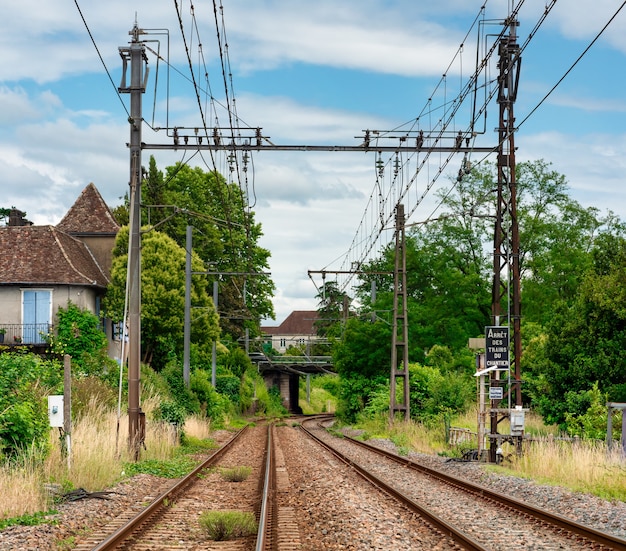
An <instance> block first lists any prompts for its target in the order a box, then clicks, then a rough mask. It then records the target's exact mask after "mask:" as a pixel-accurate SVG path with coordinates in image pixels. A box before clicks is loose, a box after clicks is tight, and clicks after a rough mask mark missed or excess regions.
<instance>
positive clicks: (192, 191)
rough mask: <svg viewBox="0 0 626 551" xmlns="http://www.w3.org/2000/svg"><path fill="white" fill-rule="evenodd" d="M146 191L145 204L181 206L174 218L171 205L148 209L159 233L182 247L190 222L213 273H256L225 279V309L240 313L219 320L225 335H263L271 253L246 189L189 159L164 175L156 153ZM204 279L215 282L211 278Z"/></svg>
mask: <svg viewBox="0 0 626 551" xmlns="http://www.w3.org/2000/svg"><path fill="white" fill-rule="evenodd" d="M142 194H143V195H142V198H143V202H144V204H147V205H174V206H175V207H177V208H178V209H179V210H178V212H177V213H176V215H175V216H172V210H171V209H168V208H154V209H150V210H149V211H144V212H145V214H144V219H143V220H142V223H143V224H148V223H150V224H154V225H156V224H158V227H159V231H160V232H162V233H164V234H167V235H168V236H169V237H170V238H171V239H173V240H174V241H175V242H176V243H177V244H178V246H179V247H181V248H183V249H184V247H185V242H186V229H187V226H192V227H193V250H194V254H197V255H198V257H199V258H200V259H202V261H203V262H204V263H205V264H206V265H208V264H209V263H211V264H212V270H211V271H215V272H256V273H257V275H256V276H255V277H251V278H246V277H245V276H243V275H242V276H234V275H232V276H229V277H228V278H225V279H223V280H222V281H220V289H219V293H220V298H219V304H220V309H222V310H223V311H225V312H236V315H235V316H232V317H231V316H225V317H224V318H222V319H221V320H220V323H221V329H222V333H223V334H230V335H232V336H233V337H234V339H235V340H236V339H238V338H240V337H243V335H244V332H245V329H246V328H248V329H249V330H250V332H251V334H252V336H256V335H258V334H259V322H258V320H260V319H262V318H272V317H274V311H273V306H272V301H271V298H272V295H273V291H274V284H273V282H272V280H271V278H270V277H269V275H261V274H263V272H266V271H267V269H268V268H269V257H270V252H269V251H268V250H266V249H264V248H262V247H260V246H259V244H258V242H259V239H260V238H261V236H262V235H263V233H262V231H261V226H260V224H257V223H256V222H255V220H254V213H253V212H252V211H251V210H250V208H249V207H248V204H247V200H246V197H245V195H244V191H243V189H242V187H241V186H240V185H239V184H238V183H235V182H233V183H228V182H227V181H226V179H225V178H224V177H223V176H222V175H221V174H219V173H218V172H216V171H209V172H204V171H203V170H202V169H201V168H200V167H190V166H189V165H187V164H186V163H177V164H176V165H174V166H170V167H167V168H166V170H165V174H163V172H161V171H160V170H158V168H157V166H156V162H155V160H154V157H151V158H150V165H149V170H148V177H147V178H146V180H144V182H143V185H142ZM117 215H118V219H119V220H120V222H121V224H126V223H127V219H128V215H127V213H125V212H118V213H117ZM204 271H206V267H205V268H204ZM202 277H203V279H204V280H206V281H207V283H208V284H209V285H211V284H212V281H211V280H208V278H207V276H202ZM244 288H245V289H246V293H245V294H246V297H245V304H244V296H243V295H244V293H242V289H244ZM242 312H245V315H244V316H242V315H241V313H242ZM245 318H249V319H245ZM251 320H255V321H251Z"/></svg>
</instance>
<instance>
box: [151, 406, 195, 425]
mask: <svg viewBox="0 0 626 551" xmlns="http://www.w3.org/2000/svg"><path fill="white" fill-rule="evenodd" d="M186 417H187V416H186V414H185V410H184V409H183V408H182V407H181V406H180V405H178V404H177V403H176V402H161V403H160V404H159V407H158V408H157V409H155V410H154V418H155V420H157V421H164V422H166V423H170V424H172V425H176V427H182V426H183V425H184V424H185V418H186Z"/></svg>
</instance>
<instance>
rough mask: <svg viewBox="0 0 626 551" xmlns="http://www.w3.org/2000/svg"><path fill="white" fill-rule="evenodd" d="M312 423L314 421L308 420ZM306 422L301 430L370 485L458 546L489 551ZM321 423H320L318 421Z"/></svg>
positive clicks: (301, 425)
mask: <svg viewBox="0 0 626 551" xmlns="http://www.w3.org/2000/svg"><path fill="white" fill-rule="evenodd" d="M308 421H309V422H312V420H308ZM305 422H307V421H304V422H303V423H301V424H300V429H301V430H302V431H303V432H304V433H305V434H307V435H308V436H309V437H310V438H312V439H313V440H315V441H316V442H317V443H318V444H319V445H320V446H322V447H323V448H325V449H326V450H328V451H329V452H330V453H332V454H333V455H334V456H335V457H337V458H338V459H339V460H341V461H342V462H344V463H345V464H346V465H348V466H349V467H352V468H353V469H354V470H355V471H356V472H357V473H358V474H359V475H361V476H362V477H363V478H364V479H365V480H367V481H368V482H369V483H370V484H372V485H373V486H375V487H376V488H379V489H382V490H383V491H384V492H386V493H387V494H389V495H391V496H392V497H394V498H395V499H397V500H398V501H399V502H400V503H402V504H403V505H404V506H406V507H407V508H409V509H410V510H411V511H413V512H415V513H417V514H418V515H420V516H422V517H424V518H425V519H426V520H427V521H428V522H430V523H431V524H432V525H434V526H435V527H436V528H437V529H438V530H439V531H441V532H442V533H444V534H445V535H447V536H448V537H450V538H451V539H453V540H454V541H455V542H456V543H457V544H459V545H461V546H462V547H463V548H464V549H469V550H470V551H487V550H488V548H487V547H484V546H483V545H482V544H480V543H479V542H478V541H476V540H475V539H474V538H472V537H471V536H469V535H467V534H465V533H464V532H462V531H460V530H458V529H457V528H455V527H454V526H452V525H451V524H449V523H448V522H446V521H445V520H444V519H442V518H441V517H439V516H438V515H436V514H435V513H433V512H432V511H430V510H429V509H426V508H425V507H423V506H421V505H420V504H419V503H417V502H416V501H413V500H412V499H411V498H410V497H408V496H407V495H405V494H403V493H402V492H400V491H398V490H396V489H395V488H394V487H392V486H390V485H389V484H387V483H386V482H384V481H383V480H381V479H380V478H378V477H376V476H375V475H373V474H372V473H370V472H369V471H367V470H366V469H364V468H363V467H361V466H360V465H359V464H358V463H355V462H354V461H352V460H351V459H350V458H349V457H347V456H345V455H344V454H342V453H341V452H340V451H338V450H336V449H334V448H333V447H332V446H330V445H329V444H327V443H326V442H324V441H323V440H322V439H321V438H319V437H318V436H316V435H315V434H313V433H312V432H311V431H310V430H309V429H308V428H306V427H305V426H304V423H305ZM317 422H318V423H319V421H317Z"/></svg>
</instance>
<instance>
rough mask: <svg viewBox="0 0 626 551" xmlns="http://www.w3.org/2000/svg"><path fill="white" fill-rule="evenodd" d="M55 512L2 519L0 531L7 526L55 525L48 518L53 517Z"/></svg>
mask: <svg viewBox="0 0 626 551" xmlns="http://www.w3.org/2000/svg"><path fill="white" fill-rule="evenodd" d="M56 513H57V511H47V512H37V513H31V514H27V515H21V516H19V517H12V518H4V519H1V520H0V530H4V529H5V528H8V527H9V526H37V525H39V524H56V523H57V521H56V520H54V519H51V518H49V517H50V515H55V514H56Z"/></svg>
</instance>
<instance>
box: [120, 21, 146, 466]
mask: <svg viewBox="0 0 626 551" xmlns="http://www.w3.org/2000/svg"><path fill="white" fill-rule="evenodd" d="M129 34H130V35H131V37H132V39H131V42H130V47H128V48H119V52H120V56H121V57H122V63H123V71H122V82H121V84H120V87H119V92H120V93H122V94H130V117H129V118H128V122H129V123H130V182H129V186H130V236H129V247H128V265H129V281H128V286H129V299H128V447H129V451H130V452H131V456H132V458H133V459H134V460H135V461H137V460H138V459H139V451H140V449H141V446H142V445H143V443H144V439H145V414H144V413H143V412H142V411H141V407H140V404H139V379H140V365H141V125H142V122H143V117H142V110H141V101H142V94H143V93H144V92H145V91H146V88H145V80H146V79H147V76H148V71H147V57H146V53H145V46H144V44H143V43H141V42H139V36H140V35H142V34H144V33H143V31H142V30H141V29H139V27H137V23H135V26H134V27H133V29H132V30H131V31H130V32H129ZM129 62H130V86H127V85H126V71H127V69H128V63H129ZM144 69H145V71H144Z"/></svg>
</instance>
